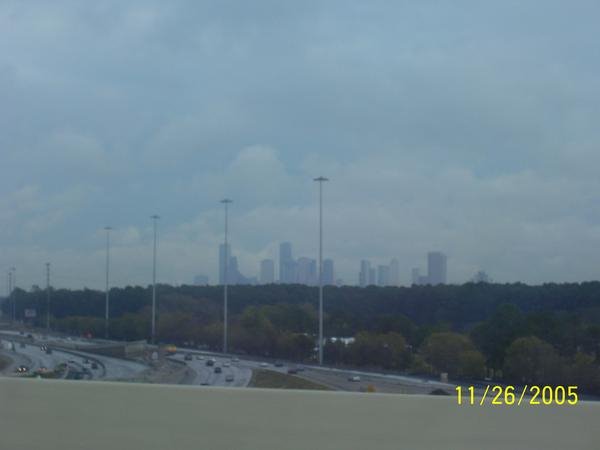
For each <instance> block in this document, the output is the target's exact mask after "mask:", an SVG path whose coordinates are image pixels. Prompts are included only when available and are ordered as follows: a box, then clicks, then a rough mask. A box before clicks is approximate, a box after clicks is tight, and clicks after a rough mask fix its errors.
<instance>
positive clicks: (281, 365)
mask: <svg viewBox="0 0 600 450" xmlns="http://www.w3.org/2000/svg"><path fill="white" fill-rule="evenodd" d="M274 365H275V367H283V363H282V362H281V361H277V362H276V363H275V364H274Z"/></svg>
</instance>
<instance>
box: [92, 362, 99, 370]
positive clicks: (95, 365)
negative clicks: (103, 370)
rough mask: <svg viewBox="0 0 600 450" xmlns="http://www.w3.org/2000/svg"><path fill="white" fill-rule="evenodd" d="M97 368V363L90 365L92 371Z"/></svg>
mask: <svg viewBox="0 0 600 450" xmlns="http://www.w3.org/2000/svg"><path fill="white" fill-rule="evenodd" d="M97 368H98V363H95V362H93V363H92V369H94V370H96V369H97Z"/></svg>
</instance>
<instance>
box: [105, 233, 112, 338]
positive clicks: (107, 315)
mask: <svg viewBox="0 0 600 450" xmlns="http://www.w3.org/2000/svg"><path fill="white" fill-rule="evenodd" d="M104 230H105V231H106V304H105V310H104V338H105V339H108V319H109V314H108V302H109V298H108V270H109V252H110V230H112V228H111V227H104Z"/></svg>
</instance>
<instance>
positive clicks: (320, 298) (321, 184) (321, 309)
mask: <svg viewBox="0 0 600 450" xmlns="http://www.w3.org/2000/svg"><path fill="white" fill-rule="evenodd" d="M314 181H317V182H318V183H319V365H322V364H323V182H324V181H329V180H328V179H327V178H325V177H322V176H321V177H319V178H315V179H314Z"/></svg>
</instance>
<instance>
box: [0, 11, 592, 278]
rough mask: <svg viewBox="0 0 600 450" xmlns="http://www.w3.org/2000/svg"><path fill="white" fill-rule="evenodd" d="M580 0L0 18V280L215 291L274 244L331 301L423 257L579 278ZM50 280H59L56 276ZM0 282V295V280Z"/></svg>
mask: <svg viewBox="0 0 600 450" xmlns="http://www.w3.org/2000/svg"><path fill="white" fill-rule="evenodd" d="M599 12H600V7H599V6H598V5H597V3H596V2H592V1H581V2H576V3H574V4H569V5H566V4H565V3H564V2H562V1H548V2H544V3H543V5H541V4H540V3H536V2H529V3H524V2H518V1H508V2H502V3H498V4H494V5H491V4H489V3H481V2H474V1H466V0H465V1H460V2H438V1H424V2H418V3H415V2H395V3H390V2H379V1H374V2H368V3H365V2H346V1H344V2H342V1H339V2H335V1H334V2H327V3H323V2H311V1H309V2H291V3H290V2H279V1H274V0H273V1H262V2H253V3H247V2H236V1H205V2H192V1H178V2H169V3H165V2H162V1H150V2H148V1H132V2H126V3H124V2H118V1H106V2H97V3H94V4H93V5H92V4H87V3H81V2H73V1H67V0H64V1H55V2H43V1H38V2H26V3H23V2H16V1H9V2H3V3H2V5H0V55H2V56H1V57H0V148H1V149H2V157H3V161H4V164H3V167H4V169H5V170H4V171H3V176H2V177H1V178H0V228H1V229H2V230H3V233H2V235H1V236H0V246H1V247H2V252H0V267H6V268H8V267H10V266H12V265H17V266H18V267H19V274H20V275H19V280H21V281H22V283H23V285H25V286H27V285H29V284H32V283H40V282H41V281H40V277H41V276H43V271H42V269H40V267H42V266H41V265H42V264H43V262H45V260H51V261H53V264H55V265H56V271H57V274H56V276H57V283H58V282H60V283H62V284H63V285H73V286H76V285H77V286H79V285H83V284H88V285H90V286H94V287H101V286H102V267H103V266H102V255H103V253H102V252H103V234H102V232H101V231H99V230H101V229H102V227H103V226H104V225H105V224H111V225H113V226H114V227H115V232H114V234H115V235H114V247H115V249H114V252H113V256H114V260H115V263H114V264H115V267H116V268H119V264H121V266H120V269H119V270H116V273H118V277H120V278H119V279H115V283H118V284H126V283H144V282H147V280H148V279H149V275H148V274H149V269H148V263H149V253H148V252H149V248H150V247H149V243H150V240H149V239H150V235H151V230H150V222H149V219H148V216H149V215H150V214H153V213H159V214H161V215H162V216H163V219H161V225H160V226H161V228H160V229H161V247H160V248H161V260H160V261H161V271H160V273H161V277H162V279H163V280H164V281H168V282H184V281H189V280H190V279H191V278H192V277H193V275H194V274H196V273H200V272H202V273H208V274H209V275H211V277H212V279H213V280H215V277H216V275H215V273H216V271H215V266H216V255H217V248H216V247H217V245H218V242H219V240H220V239H221V234H222V232H221V228H222V211H221V209H220V205H219V204H218V200H219V199H220V198H222V197H223V196H229V197H232V198H234V200H235V203H234V205H233V208H232V239H233V242H234V245H235V251H236V253H237V254H238V255H239V257H240V263H241V265H242V269H243V271H244V272H246V273H248V274H252V273H255V272H256V270H257V268H258V261H259V260H260V259H261V258H263V257H266V256H275V254H276V249H277V243H278V242H279V241H281V240H291V241H293V242H294V244H295V246H296V249H297V253H298V254H301V255H307V256H311V255H314V254H316V244H317V242H316V239H315V237H316V235H315V233H316V218H317V217H316V213H317V211H316V200H317V197H316V186H315V185H314V183H313V182H312V181H311V180H312V178H313V177H314V176H316V175H319V174H321V173H323V174H325V175H328V176H330V177H331V179H332V181H331V183H329V184H328V185H327V186H326V201H327V209H326V213H327V216H326V230H325V231H326V245H327V247H326V249H327V251H326V253H327V254H329V255H331V256H333V257H334V258H335V259H336V263H337V265H338V269H339V272H340V275H341V276H342V278H344V279H345V280H346V281H349V282H354V281H355V278H356V275H355V272H356V271H357V267H358V261H359V260H360V259H361V258H363V257H368V258H371V259H373V261H374V262H375V261H377V262H384V261H388V260H389V259H390V258H391V257H394V256H397V257H398V258H399V259H400V262H401V268H402V271H403V274H404V281H405V282H408V274H409V270H410V268H411V267H413V266H415V265H423V264H424V254H425V252H426V251H427V250H429V249H434V248H435V249H441V250H444V251H446V252H447V253H448V254H449V257H450V277H451V280H452V281H455V282H460V281H463V280H465V279H467V278H468V277H469V276H471V275H472V273H473V272H475V271H476V270H477V269H479V268H485V269H486V270H488V271H489V272H490V274H491V275H492V277H493V278H495V279H497V280H500V281H514V280H523V281H527V282H543V281H550V280H556V281H563V280H564V281H577V280H585V279H592V278H597V274H596V271H595V270H594V267H597V266H598V256H597V254H596V253H597V252H594V251H593V249H594V248H596V247H597V244H598V243H600V242H599V240H600V214H599V213H598V212H597V211H598V210H599V209H598V204H599V201H598V199H597V198H596V196H595V193H596V192H598V188H599V187H600V186H598V184H599V182H598V179H597V173H596V172H597V170H596V167H597V165H598V164H599V163H600V152H598V147H599V144H600V131H599V129H598V127H597V124H596V118H597V117H598V114H599V113H600V111H599V109H600V106H599V105H600V101H599V100H600V81H598V80H599V78H598V71H599V65H600V63H599V61H600V58H599V57H598V56H600V55H599V53H600V45H599V44H598V40H597V31H596V28H597V24H596V23H595V22H596V17H598V13H599ZM61 276H62V277H63V278H60V277H61ZM0 280H2V278H1V277H0Z"/></svg>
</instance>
